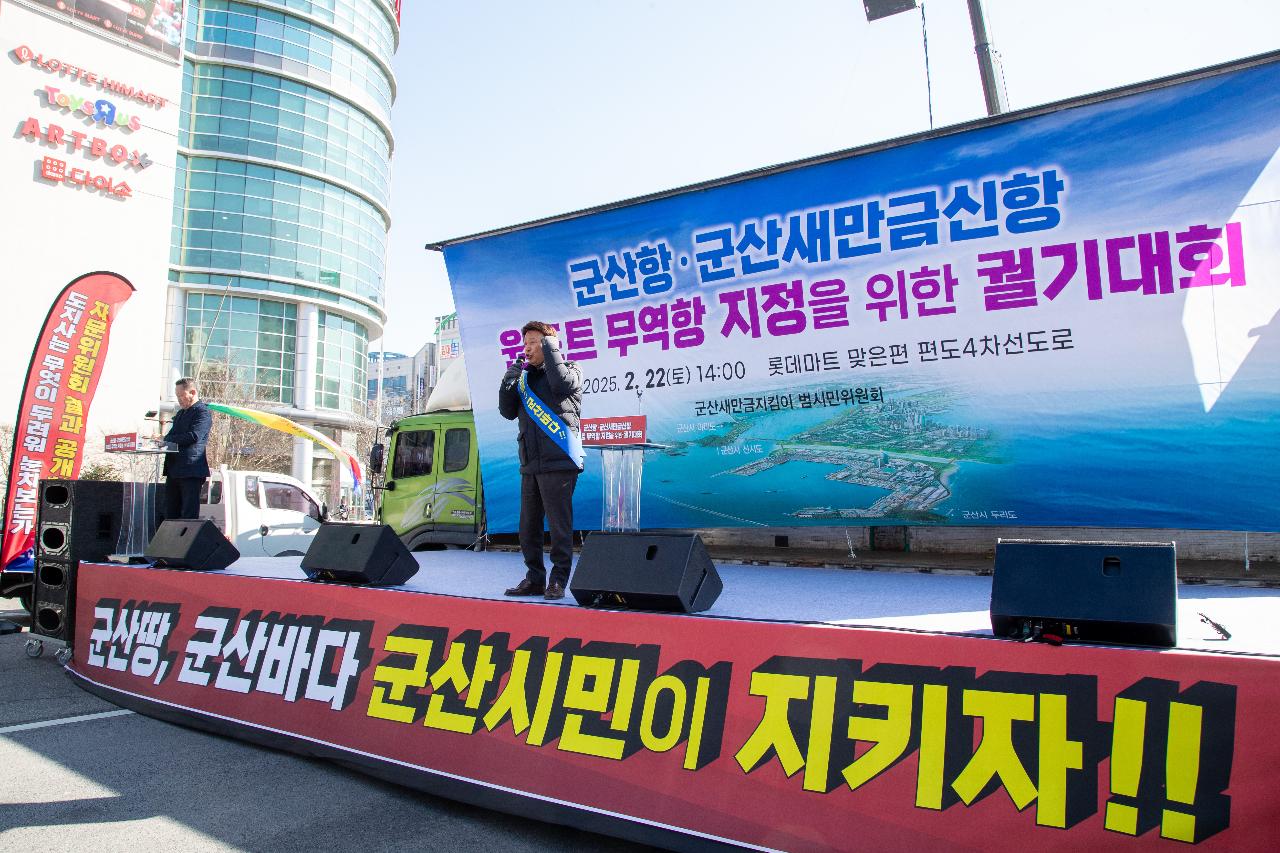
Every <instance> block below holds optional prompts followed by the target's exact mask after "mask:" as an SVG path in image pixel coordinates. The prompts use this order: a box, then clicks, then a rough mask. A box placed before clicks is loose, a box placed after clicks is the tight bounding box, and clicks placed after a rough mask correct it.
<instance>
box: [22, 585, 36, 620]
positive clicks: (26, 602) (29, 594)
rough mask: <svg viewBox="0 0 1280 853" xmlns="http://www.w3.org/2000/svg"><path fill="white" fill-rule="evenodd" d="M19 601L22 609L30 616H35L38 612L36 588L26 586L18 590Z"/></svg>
mask: <svg viewBox="0 0 1280 853" xmlns="http://www.w3.org/2000/svg"><path fill="white" fill-rule="evenodd" d="M18 601H19V602H21V604H22V609H23V610H25V611H27V614H28V615H34V614H35V612H36V604H35V587H34V586H24V587H23V588H22V589H20V590H18Z"/></svg>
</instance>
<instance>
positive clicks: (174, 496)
mask: <svg viewBox="0 0 1280 853" xmlns="http://www.w3.org/2000/svg"><path fill="white" fill-rule="evenodd" d="M205 479H206V478H205V477H166V478H165V481H164V517H165V520H166V521H167V520H169V519H172V518H199V517H200V489H201V488H203V487H204V481H205Z"/></svg>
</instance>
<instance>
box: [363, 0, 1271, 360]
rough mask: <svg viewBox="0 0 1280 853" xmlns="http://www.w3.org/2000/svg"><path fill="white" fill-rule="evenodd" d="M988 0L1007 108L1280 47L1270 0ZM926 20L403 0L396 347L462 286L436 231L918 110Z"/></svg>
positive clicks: (970, 65) (443, 233) (445, 233)
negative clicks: (450, 272) (431, 245)
mask: <svg viewBox="0 0 1280 853" xmlns="http://www.w3.org/2000/svg"><path fill="white" fill-rule="evenodd" d="M984 6H985V9H986V16H987V25H988V29H989V34H990V36H991V37H992V41H993V43H994V46H995V47H996V49H997V50H998V51H999V53H1000V57H1001V60H1002V66H1003V73H1004V78H1005V88H1006V92H1007V100H1008V102H1009V106H1010V108H1011V109H1018V108H1022V107H1029V106H1033V105H1036V104H1041V103H1046V102H1050V101H1055V100H1059V99H1062V98H1067V97H1072V96H1076V95H1081V94H1085V93H1088V92H1094V91H1100V90H1105V89H1108V88H1112V87H1115V86H1121V85H1125V84H1128V83H1133V82H1137V81H1140V80H1147V79H1151V78H1154V77H1160V76H1164V75H1166V74H1172V73H1176V72H1179V71H1185V70H1189V69H1192V68H1198V67H1203V66H1206V65H1213V64H1216V63H1219V62H1225V61H1228V60H1231V59H1235V58H1238V57H1242V56H1249V55H1253V54H1257V53H1262V52H1265V51H1269V50H1275V49H1278V48H1280V3H1277V2H1276V0H1215V2H1213V3H1205V2H1190V0H1071V2H1063V0H985V2H984ZM925 9H926V16H927V21H928V44H929V63H930V70H931V81H932V101H933V124H934V126H937V127H941V126H945V125H949V124H955V123H958V122H962V121H967V120H970V119H973V118H978V117H980V116H982V115H983V114H984V113H985V110H984V107H983V101H982V92H981V88H980V84H979V81H978V73H977V65H976V62H975V60H974V57H973V37H972V33H971V32H970V29H969V21H968V15H967V8H966V3H965V0H926V4H925ZM921 41H922V40H921V18H920V14H919V13H918V12H908V13H904V14H901V15H898V16H895V17H893V18H888V19H884V20H881V21H877V22H875V23H874V24H868V23H867V21H866V20H865V17H864V15H863V11H862V3H861V2H859V0H797V2H792V3H785V4H784V3H778V2H776V0H770V2H766V1H765V0H647V2H641V0H635V2H621V1H620V0H619V1H618V2H606V0H594V2H592V0H543V2H539V3H528V2H523V3H518V2H508V0H492V2H480V0H477V2H467V3H426V2H423V1H422V0H418V2H414V0H407V2H406V3H405V4H404V8H403V13H402V28H401V40H400V49H399V53H398V54H397V57H396V62H395V71H396V76H397V81H398V93H397V98H396V106H395V111H394V114H393V129H394V132H395V136H396V150H395V161H394V164H393V172H392V180H393V184H392V222H393V225H392V232H391V250H390V256H389V261H388V273H387V310H388V313H389V315H390V317H389V320H388V322H387V328H386V333H385V335H384V345H385V348H386V349H387V350H391V351H400V352H413V351H416V350H417V349H418V348H419V347H420V346H422V344H423V343H425V342H426V341H427V340H428V339H430V338H431V337H432V324H431V319H432V318H433V317H434V316H435V315H437V314H441V313H445V312H447V311H449V310H451V309H452V307H453V302H452V296H451V294H450V291H449V284H448V276H447V274H446V272H445V267H444V262H443V258H442V257H441V256H440V255H439V254H437V253H434V252H427V251H424V250H423V248H422V247H423V244H424V243H426V242H428V241H432V240H440V239H444V238H448V237H456V236H460V235H464V234H470V233H473V232H476V231H481V230H485V229H489V228H497V227H501V226H505V225H512V224H516V223H520V222H525V221H528V220H531V219H536V218H539V217H543V216H548V215H552V214H556V213H563V212H566V211H571V210H578V209H581V208H584V207H590V206H592V205H596V204H603V203H606V202H610V201H616V200H619V199H623V198H630V197H634V196H638V195H643V194H646V193H649V192H654V191H658V190H663V189H668V188H671V187H677V186H682V185H685V184H689V183H694V182H697V181H702V180H706V179H709V178H715V177H719V176H722V175H728V174H733V173H736V172H741V171H745V170H748V169H754V168H759V167H762V166H768V165H772V164H775V163H781V162H786V161H790V160H796V159H800V158H803V157H809V156H813V155H816V154H822V153H825V152H829V151H835V150H840V149H844V148H850V147H853V146H856V145H862V144H866V143H869V142H874V141H877V140H882V139H889V138H893V137H898V136H903V135H906V134H910V133H914V132H917V131H920V130H925V129H927V128H928V127H929V123H930V117H929V99H928V90H929V87H928V86H927V85H926V77H925V69H924V51H923V49H922V44H921ZM462 319H463V321H464V322H465V321H466V318H465V317H464V318H462ZM376 346H377V345H376V344H375V348H376Z"/></svg>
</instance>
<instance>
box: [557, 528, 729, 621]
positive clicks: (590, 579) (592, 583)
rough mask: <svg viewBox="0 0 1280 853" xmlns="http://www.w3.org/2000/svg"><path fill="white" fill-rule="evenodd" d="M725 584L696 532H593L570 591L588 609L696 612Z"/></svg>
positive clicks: (584, 549) (581, 556)
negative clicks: (623, 608) (608, 608)
mask: <svg viewBox="0 0 1280 853" xmlns="http://www.w3.org/2000/svg"><path fill="white" fill-rule="evenodd" d="M723 590H724V584H723V583H722V582H721V581H720V574H719V573H718V572H717V571H716V567H715V563H712V562H711V556H710V555H709V554H708V553H707V546H706V545H704V544H702V537H700V536H699V535H698V534H696V533H592V534H591V535H590V536H588V537H587V541H586V542H585V543H584V544H583V546H582V554H581V555H580V556H579V557H578V568H577V571H575V572H574V575H573V582H572V583H571V584H569V591H570V592H572V593H573V597H574V598H575V599H577V601H578V603H579V604H581V605H582V606H584V607H627V608H631V609H633V610H672V611H677V612H681V613H697V612H698V611H701V610H706V609H707V608H709V607H710V606H711V605H713V604H715V601H716V599H717V598H719V597H720V593H721V592H722V591H723Z"/></svg>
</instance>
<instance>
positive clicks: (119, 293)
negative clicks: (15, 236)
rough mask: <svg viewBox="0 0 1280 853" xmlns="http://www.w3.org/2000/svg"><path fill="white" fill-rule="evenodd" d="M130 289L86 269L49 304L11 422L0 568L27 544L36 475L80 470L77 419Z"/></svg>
mask: <svg viewBox="0 0 1280 853" xmlns="http://www.w3.org/2000/svg"><path fill="white" fill-rule="evenodd" d="M133 292H134V287H133V285H132V284H130V283H129V282H128V281H127V280H125V279H124V278H123V277H122V276H119V275H117V274H115V273H112V272H93V273H89V274H87V275H82V276H80V277H79V278H77V279H75V280H74V281H72V282H71V283H70V284H68V285H67V286H66V287H65V288H63V289H62V293H60V294H58V298H57V299H55V300H54V302H53V307H51V308H50V309H49V316H48V317H46V318H45V321H44V328H43V329H42V330H41V332H40V338H39V339H38V340H37V341H36V347H35V350H34V351H33V352H32V353H31V366H30V367H29V368H28V369H27V381H26V384H25V385H24V386H23V389H22V402H21V405H19V407H18V418H17V422H16V423H15V424H14V431H13V453H12V456H11V457H10V462H9V490H8V495H7V496H6V498H5V505H4V546H3V549H2V550H0V567H8V566H9V565H10V564H11V563H13V561H14V560H15V559H16V558H18V557H21V556H22V555H23V554H24V553H25V552H27V551H29V550H30V549H31V548H32V547H33V545H34V543H35V519H36V505H37V502H38V500H39V494H38V493H39V488H38V487H39V483H40V480H42V479H46V478H56V479H65V480H74V479H75V478H76V477H77V476H78V475H79V473H80V463H81V461H82V459H83V458H84V441H85V424H86V423H87V422H88V420H89V406H90V404H91V403H92V402H93V395H94V392H95V391H97V389H98V378H99V377H100V376H101V375H102V366H103V364H104V363H105V362H106V360H107V345H108V344H109V343H110V341H111V323H112V321H113V320H114V319H115V316H116V314H117V313H118V312H119V311H120V309H121V308H122V307H123V306H124V303H125V301H126V300H128V298H129V297H130V296H132V295H133Z"/></svg>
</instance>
